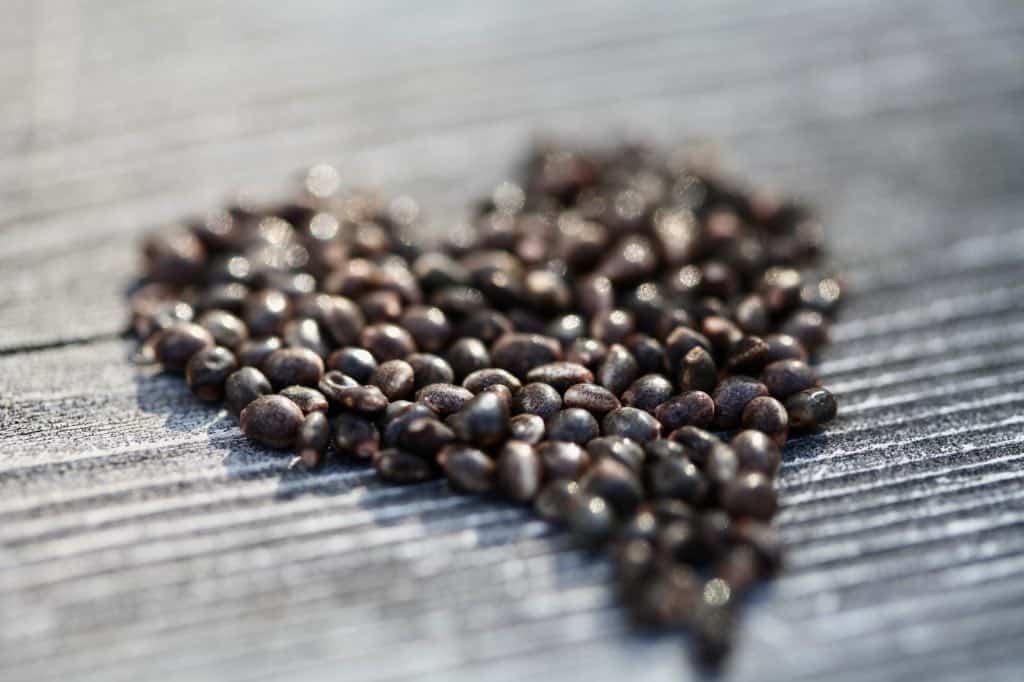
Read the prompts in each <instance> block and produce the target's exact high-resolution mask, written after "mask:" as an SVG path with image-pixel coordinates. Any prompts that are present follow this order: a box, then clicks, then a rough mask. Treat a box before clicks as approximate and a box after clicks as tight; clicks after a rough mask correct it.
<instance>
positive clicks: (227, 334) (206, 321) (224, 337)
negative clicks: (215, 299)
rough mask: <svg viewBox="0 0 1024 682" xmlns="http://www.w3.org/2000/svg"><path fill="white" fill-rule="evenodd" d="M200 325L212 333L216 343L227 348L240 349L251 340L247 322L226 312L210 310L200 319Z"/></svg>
mask: <svg viewBox="0 0 1024 682" xmlns="http://www.w3.org/2000/svg"><path fill="white" fill-rule="evenodd" d="M199 325H200V326H201V327H203V328H204V329H205V330H206V331H208V332H210V335H211V336H212V337H213V340H214V342H216V344H217V345H218V346H224V347H225V348H238V346H239V345H241V344H242V342H243V341H245V340H246V339H248V338H249V329H248V328H247V327H246V326H245V322H242V320H241V319H240V318H238V317H236V316H235V315H232V314H231V313H229V312H227V311H226V310H208V311H206V312H205V313H203V315H202V317H200V318H199Z"/></svg>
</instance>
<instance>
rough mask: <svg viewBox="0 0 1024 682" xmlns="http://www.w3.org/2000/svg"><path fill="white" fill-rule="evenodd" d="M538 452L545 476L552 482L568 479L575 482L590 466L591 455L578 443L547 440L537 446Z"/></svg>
mask: <svg viewBox="0 0 1024 682" xmlns="http://www.w3.org/2000/svg"><path fill="white" fill-rule="evenodd" d="M536 452H537V456H538V457H540V459H541V462H542V463H543V466H544V472H545V475H546V476H547V477H548V478H549V479H551V480H554V479H557V478H566V479H571V480H574V481H575V480H577V479H579V477H580V476H582V475H583V472H584V471H586V470H587V467H589V466H590V455H589V454H587V451H586V450H584V449H583V448H581V447H580V446H579V445H577V444H576V443H570V442H568V441H557V440H547V441H544V442H542V443H540V444H539V445H537V446H536Z"/></svg>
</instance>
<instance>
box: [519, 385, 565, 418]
mask: <svg viewBox="0 0 1024 682" xmlns="http://www.w3.org/2000/svg"><path fill="white" fill-rule="evenodd" d="M561 409H562V396H560V395H559V394H558V391H556V390H555V389H554V388H552V387H551V386H549V385H547V384H541V383H532V384H526V385H525V386H523V387H522V388H521V389H520V390H518V391H516V393H515V394H514V395H513V396H512V411H513V412H514V413H516V414H535V415H537V416H538V417H541V418H542V419H548V418H550V417H552V416H553V415H555V414H556V413H557V412H558V411H559V410H561Z"/></svg>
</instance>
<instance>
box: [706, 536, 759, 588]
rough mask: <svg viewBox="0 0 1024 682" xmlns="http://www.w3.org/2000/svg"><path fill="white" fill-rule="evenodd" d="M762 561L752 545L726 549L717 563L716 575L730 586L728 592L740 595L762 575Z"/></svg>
mask: <svg viewBox="0 0 1024 682" xmlns="http://www.w3.org/2000/svg"><path fill="white" fill-rule="evenodd" d="M760 573H761V570H760V561H759V560H758V558H757V554H756V553H755V552H754V550H753V549H751V548H750V547H745V546H743V545H740V546H738V547H733V548H731V549H729V550H727V551H726V553H725V556H724V557H722V558H721V559H720V560H719V561H718V563H717V564H716V565H715V569H714V574H715V577H716V578H717V579H718V580H719V581H721V583H724V585H726V586H728V592H730V593H731V594H732V595H738V594H741V593H743V592H746V591H747V590H749V589H750V588H751V587H753V586H754V585H755V584H756V583H757V580H758V578H759V577H760Z"/></svg>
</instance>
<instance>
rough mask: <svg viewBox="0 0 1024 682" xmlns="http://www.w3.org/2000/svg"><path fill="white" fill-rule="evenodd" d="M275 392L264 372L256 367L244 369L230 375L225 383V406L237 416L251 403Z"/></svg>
mask: <svg viewBox="0 0 1024 682" xmlns="http://www.w3.org/2000/svg"><path fill="white" fill-rule="evenodd" d="M273 390H274V388H273V387H272V386H271V385H270V382H269V381H267V378H266V377H265V376H263V372H261V371H259V370H258V369H256V368H255V367H242V368H241V369H238V370H236V371H234V372H232V373H231V374H230V375H228V378H227V380H226V381H225V382H224V406H225V407H226V408H227V410H228V412H230V413H231V414H233V415H235V416H237V415H239V414H241V413H242V410H244V409H245V407H246V406H247V405H248V404H249V403H251V402H252V401H254V400H256V399H257V398H259V397H260V396H263V395H267V394H269V393H272V392H273Z"/></svg>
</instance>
